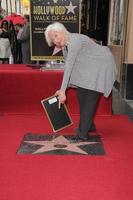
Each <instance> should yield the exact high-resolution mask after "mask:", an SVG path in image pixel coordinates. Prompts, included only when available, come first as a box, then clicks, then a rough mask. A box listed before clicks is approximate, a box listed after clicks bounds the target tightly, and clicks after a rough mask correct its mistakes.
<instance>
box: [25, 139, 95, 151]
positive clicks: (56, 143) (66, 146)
mask: <svg viewBox="0 0 133 200" xmlns="http://www.w3.org/2000/svg"><path fill="white" fill-rule="evenodd" d="M25 142H26V143H29V144H35V145H40V148H39V149H37V150H35V151H34V152H33V154H38V153H43V152H48V151H53V150H59V149H63V150H66V151H71V152H75V153H80V154H85V155H87V154H88V153H87V152H85V151H84V150H82V149H81V148H80V146H82V145H89V144H90V145H92V144H96V143H98V142H89V141H86V142H70V141H69V140H68V139H66V138H65V137H64V136H62V135H60V136H57V137H56V138H53V139H52V140H45V141H25Z"/></svg>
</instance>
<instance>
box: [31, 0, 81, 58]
mask: <svg viewBox="0 0 133 200" xmlns="http://www.w3.org/2000/svg"><path fill="white" fill-rule="evenodd" d="M30 10H31V59H32V60H62V59H63V56H62V53H61V50H60V49H57V48H55V47H48V45H47V43H46V41H45V37H44V31H45V28H46V27H47V26H48V25H49V24H51V23H53V22H55V21H58V22H61V23H63V24H64V25H65V27H66V28H67V29H68V31H70V32H77V33H78V32H80V0H70V1H69V0H67V1H66V0H46V1H44V0H33V1H30Z"/></svg>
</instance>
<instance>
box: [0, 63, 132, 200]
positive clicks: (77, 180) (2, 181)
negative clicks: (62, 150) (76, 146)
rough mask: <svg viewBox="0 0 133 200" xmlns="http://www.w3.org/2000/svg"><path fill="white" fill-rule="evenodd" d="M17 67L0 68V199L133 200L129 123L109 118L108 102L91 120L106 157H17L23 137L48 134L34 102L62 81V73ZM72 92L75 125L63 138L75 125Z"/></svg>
mask: <svg viewBox="0 0 133 200" xmlns="http://www.w3.org/2000/svg"><path fill="white" fill-rule="evenodd" d="M17 67H18V66H11V67H9V66H5V68H4V67H1V68H0V81H1V82H0V92H1V99H0V200H62V199H63V200H88V199H89V200H132V199H133V192H132V191H133V184H132V183H133V170H132V168H133V156H132V155H133V148H132V140H133V124H132V123H131V122H130V121H129V119H128V118H127V117H126V116H119V115H118V116H117V115H116V116H112V115H111V99H109V100H105V99H104V98H103V97H101V100H100V102H99V107H98V110H97V115H96V118H95V123H96V125H97V133H98V134H100V135H101V138H102V142H103V145H104V148H105V151H106V155H103V156H85V155H83V156H82V155H74V156H72V155H71V156H62V155H61V156H48V155H36V156H34V155H18V154H16V151H17V149H18V147H19V145H20V143H21V141H22V138H23V136H24V135H25V134H26V133H29V132H31V133H39V134H42V133H46V134H50V133H52V131H51V127H50V124H49V122H48V120H47V118H46V116H45V114H44V111H43V109H42V108H41V105H40V103H38V102H39V101H40V99H41V98H44V97H45V96H46V97H47V95H53V92H54V91H55V90H56V89H57V87H58V86H59V84H60V81H61V78H62V72H61V71H57V72H56V73H55V72H52V71H45V72H40V71H37V70H35V71H34V70H33V71H32V70H30V69H29V68H28V69H27V68H26V67H25V66H20V68H18V69H17ZM55 74H56V75H55ZM49 77H51V79H49ZM57 80H59V82H58V81H57ZM48 86H49V88H48ZM46 87H47V88H48V89H46ZM71 92H72V94H70V95H69V97H68V98H70V99H69V101H68V103H69V104H68V108H69V111H70V113H71V115H72V119H73V121H74V125H73V126H71V127H68V128H66V129H65V130H62V131H61V132H60V134H64V135H67V134H72V133H73V128H74V127H75V126H77V123H78V112H77V108H76V106H77V105H76V103H75V101H76V100H75V99H76V98H73V95H75V92H74V91H73V90H72V91H70V93H71ZM70 100H71V101H70Z"/></svg>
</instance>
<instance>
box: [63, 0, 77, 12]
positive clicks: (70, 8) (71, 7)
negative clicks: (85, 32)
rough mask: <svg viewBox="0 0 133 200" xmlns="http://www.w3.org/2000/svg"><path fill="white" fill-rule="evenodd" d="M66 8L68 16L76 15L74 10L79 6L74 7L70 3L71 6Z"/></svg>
mask: <svg viewBox="0 0 133 200" xmlns="http://www.w3.org/2000/svg"><path fill="white" fill-rule="evenodd" d="M65 7H66V8H67V14H69V13H73V14H75V12H74V9H75V8H76V7H77V6H73V5H72V2H71V1H70V4H69V6H65Z"/></svg>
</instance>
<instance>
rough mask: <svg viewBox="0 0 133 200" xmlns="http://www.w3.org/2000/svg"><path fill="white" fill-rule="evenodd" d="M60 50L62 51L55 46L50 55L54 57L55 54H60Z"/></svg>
mask: <svg viewBox="0 0 133 200" xmlns="http://www.w3.org/2000/svg"><path fill="white" fill-rule="evenodd" d="M61 50H62V49H61V48H59V47H56V46H55V48H54V50H53V53H52V55H53V56H54V55H55V54H57V53H58V52H60V51H61Z"/></svg>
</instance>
